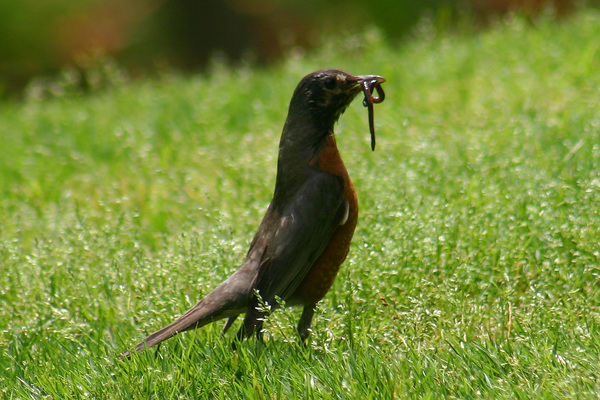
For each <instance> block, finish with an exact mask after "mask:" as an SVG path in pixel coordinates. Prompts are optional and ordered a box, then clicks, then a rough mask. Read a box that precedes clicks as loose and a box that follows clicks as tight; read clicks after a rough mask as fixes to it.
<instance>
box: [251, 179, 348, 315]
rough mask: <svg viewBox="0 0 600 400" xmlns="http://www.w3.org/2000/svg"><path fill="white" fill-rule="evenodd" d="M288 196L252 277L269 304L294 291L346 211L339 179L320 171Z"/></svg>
mask: <svg viewBox="0 0 600 400" xmlns="http://www.w3.org/2000/svg"><path fill="white" fill-rule="evenodd" d="M291 198H292V200H291V201H290V202H289V203H288V204H287V205H286V206H285V207H283V208H282V209H281V211H280V213H279V218H278V219H277V220H276V221H277V224H278V226H277V228H276V229H275V232H274V233H273V236H272V238H271V240H270V242H269V243H268V245H267V248H266V249H265V252H264V254H263V257H262V260H261V265H260V268H259V271H258V277H257V280H256V285H255V288H256V289H258V291H259V293H260V295H261V297H262V298H263V299H264V300H265V301H267V302H268V303H269V304H273V300H274V299H275V296H278V297H280V298H282V299H284V300H285V299H287V298H288V297H289V296H290V295H292V294H293V293H294V291H295V290H296V288H297V287H298V285H299V284H300V283H301V282H302V280H303V279H304V277H305V276H306V274H307V273H308V271H309V270H310V268H311V267H312V266H313V264H314V263H315V261H316V260H317V259H318V258H319V256H320V255H321V254H322V253H323V251H324V250H325V248H326V247H327V245H328V244H329V242H330V240H331V237H332V235H333V233H334V231H335V230H336V229H337V227H338V226H339V225H340V223H341V222H342V221H343V218H344V217H345V215H346V213H347V211H348V210H347V208H348V202H347V201H346V198H345V196H344V181H343V179H342V178H341V177H340V176H337V175H333V174H330V173H327V172H323V171H315V173H314V175H313V176H312V177H310V178H309V179H308V180H307V181H306V182H305V184H304V185H303V186H302V187H300V188H299V190H298V192H296V193H295V195H293V196H291Z"/></svg>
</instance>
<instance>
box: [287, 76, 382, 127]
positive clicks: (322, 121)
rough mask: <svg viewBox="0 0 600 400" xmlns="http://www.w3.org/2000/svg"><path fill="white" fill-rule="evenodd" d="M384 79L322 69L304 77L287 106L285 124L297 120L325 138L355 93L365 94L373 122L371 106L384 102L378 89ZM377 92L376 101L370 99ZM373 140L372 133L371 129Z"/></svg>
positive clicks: (366, 104)
mask: <svg viewBox="0 0 600 400" xmlns="http://www.w3.org/2000/svg"><path fill="white" fill-rule="evenodd" d="M383 82H385V78H383V77H381V76H378V75H352V74H349V73H347V72H345V71H341V70H339V69H323V70H319V71H315V72H313V73H311V74H308V75H306V76H305V77H304V78H303V79H302V80H301V81H300V83H299V84H298V86H297V87H296V90H295V91H294V95H293V96H292V100H291V102H290V112H289V115H288V120H289V119H290V117H291V118H293V119H296V118H300V119H302V120H303V121H300V120H298V121H297V122H301V123H306V122H308V121H310V123H311V125H312V126H314V127H315V128H316V129H318V132H315V133H317V134H322V135H326V134H328V133H330V132H331V130H332V129H333V125H334V124H335V122H336V121H337V120H338V118H339V117H340V115H342V113H343V112H344V110H345V109H346V107H348V105H349V104H350V103H351V102H352V100H353V99H354V98H355V97H356V95H357V94H358V93H360V92H361V91H363V92H364V93H365V101H364V104H365V106H368V107H369V113H370V119H372V109H373V103H378V102H381V101H383V90H381V87H380V86H379V85H380V84H381V83H383ZM375 89H377V91H378V93H379V97H374V96H373V91H374V90H375ZM288 122H291V121H288ZM371 133H372V137H374V131H373V129H371Z"/></svg>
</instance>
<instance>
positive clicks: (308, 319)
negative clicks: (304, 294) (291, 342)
mask: <svg viewBox="0 0 600 400" xmlns="http://www.w3.org/2000/svg"><path fill="white" fill-rule="evenodd" d="M316 307H317V305H316V304H309V305H307V306H304V309H303V310H302V315H301V316H300V320H299V321H298V333H299V334H300V340H301V341H302V343H306V339H308V336H309V335H310V325H311V323H312V319H313V315H315V308H316Z"/></svg>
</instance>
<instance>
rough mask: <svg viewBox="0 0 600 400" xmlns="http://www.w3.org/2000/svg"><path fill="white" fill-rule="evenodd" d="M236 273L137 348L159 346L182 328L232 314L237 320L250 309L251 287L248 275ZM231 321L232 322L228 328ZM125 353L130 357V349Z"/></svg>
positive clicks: (203, 323) (204, 323) (207, 322)
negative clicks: (247, 278)
mask: <svg viewBox="0 0 600 400" xmlns="http://www.w3.org/2000/svg"><path fill="white" fill-rule="evenodd" d="M236 275H237V274H233V275H232V276H231V277H230V278H229V279H227V280H226V281H225V282H223V283H221V284H220V285H219V286H218V287H217V288H216V289H215V290H213V291H212V292H210V293H209V294H208V295H206V297H204V298H203V299H202V300H200V302H199V303H198V304H196V305H195V306H194V307H192V308H190V309H189V310H187V311H186V312H185V313H184V314H183V315H182V316H181V317H179V318H177V319H176V320H175V321H173V322H172V323H170V324H169V325H167V326H165V327H164V328H162V329H159V330H158V331H156V332H154V333H152V334H151V335H149V336H148V337H147V338H146V339H144V340H142V341H141V342H139V343H138V344H137V345H136V350H137V351H138V352H142V351H143V350H144V349H145V348H147V347H152V346H156V345H157V344H159V343H161V342H163V341H165V340H167V339H169V338H170V337H172V336H174V335H176V334H178V333H179V332H183V331H187V330H190V329H195V328H200V327H202V326H204V325H207V324H209V323H211V322H213V321H217V320H220V319H223V318H230V322H233V319H235V318H236V317H237V316H238V315H239V314H241V313H244V312H246V307H247V304H248V291H249V290H248V288H247V284H244V279H240V278H242V277H236ZM230 325H231V324H230V323H229V322H228V324H227V325H226V328H228V327H229V326H230ZM121 357H125V358H129V357H130V352H129V351H126V352H124V353H123V354H121Z"/></svg>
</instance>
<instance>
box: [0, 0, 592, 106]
mask: <svg viewBox="0 0 600 400" xmlns="http://www.w3.org/2000/svg"><path fill="white" fill-rule="evenodd" d="M595 3H596V1H593V0H589V1H578V0H380V1H369V0H19V1H9V0H2V1H1V2H0V98H6V97H11V96H15V95H17V96H18V95H19V94H20V93H23V91H24V90H27V88H28V87H30V86H31V85H32V82H33V83H36V82H37V83H39V82H40V79H42V80H43V79H47V80H55V79H63V80H64V79H67V80H70V81H71V83H72V84H73V85H75V86H77V87H78V88H80V89H81V90H86V89H89V88H90V87H94V86H101V85H102V79H103V74H110V73H111V72H110V71H111V66H115V65H118V68H116V69H118V70H119V71H121V73H122V72H125V73H126V74H127V76H131V77H139V76H148V75H150V74H154V73H156V72H157V71H161V70H181V71H198V70H202V68H203V67H204V66H206V65H207V63H208V62H209V61H210V60H211V59H213V58H215V57H217V58H219V59H224V60H227V61H230V62H232V63H235V62H239V61H240V60H244V61H245V62H251V63H255V64H265V63H270V62H274V61H276V60H277V59H278V58H280V57H281V56H282V55H283V54H285V53H286V52H287V51H290V49H292V48H295V47H298V46H302V47H303V48H310V46H314V45H315V44H318V43H319V41H320V40H322V38H323V37H326V35H328V34H332V33H335V32H340V31H350V32H352V31H356V32H359V31H360V30H362V29H364V28H365V27H366V26H376V27H377V28H378V29H379V30H380V31H381V32H382V34H383V35H385V36H386V38H388V39H389V40H390V41H392V42H394V41H395V42H398V43H401V41H402V39H403V38H405V37H406V35H409V34H410V33H411V32H412V31H413V30H414V28H415V25H416V24H418V23H419V21H422V20H423V19H428V20H429V21H430V22H431V23H432V24H433V26H435V27H437V28H441V29H451V28H452V26H453V25H454V24H456V23H457V22H460V23H462V24H464V23H465V21H468V23H469V24H472V26H473V27H475V28H482V27H485V26H486V25H488V24H489V23H491V22H493V21H494V20H495V19H497V18H502V16H503V15H504V14H506V13H507V12H517V13H522V14H524V15H526V16H528V17H531V18H535V17H536V16H537V15H539V14H540V13H551V14H552V15H553V16H556V17H557V18H561V17H566V16H568V15H569V14H571V13H572V12H574V11H575V10H577V8H579V7H587V6H595ZM113 72H114V71H113Z"/></svg>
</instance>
